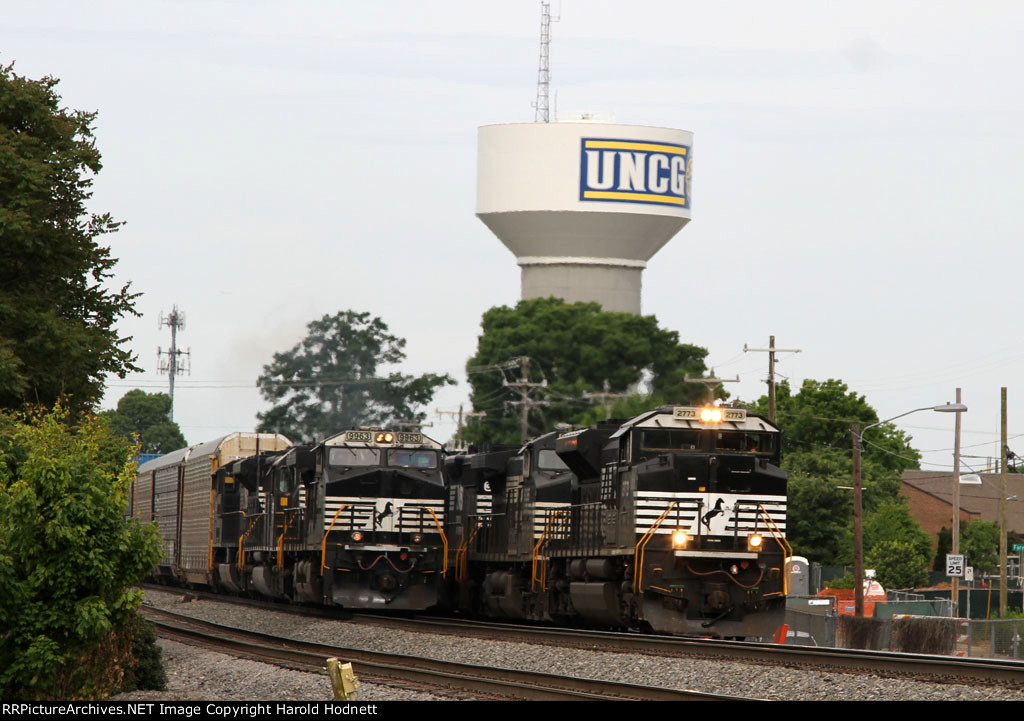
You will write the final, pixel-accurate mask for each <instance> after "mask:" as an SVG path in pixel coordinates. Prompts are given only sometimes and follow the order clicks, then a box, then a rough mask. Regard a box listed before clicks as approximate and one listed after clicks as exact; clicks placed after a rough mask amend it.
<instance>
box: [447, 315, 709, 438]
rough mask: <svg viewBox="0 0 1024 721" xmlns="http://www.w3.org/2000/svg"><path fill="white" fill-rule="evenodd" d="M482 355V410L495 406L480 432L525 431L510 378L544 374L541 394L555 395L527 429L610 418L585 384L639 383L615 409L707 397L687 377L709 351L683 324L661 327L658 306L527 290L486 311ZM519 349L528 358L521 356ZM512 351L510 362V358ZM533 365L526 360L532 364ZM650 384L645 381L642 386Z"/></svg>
mask: <svg viewBox="0 0 1024 721" xmlns="http://www.w3.org/2000/svg"><path fill="white" fill-rule="evenodd" d="M482 328H483V333H482V334H481V335H480V338H479V341H478V344H477V352H476V355H475V356H473V357H472V358H470V359H469V361H468V362H467V372H468V374H469V382H470V385H471V386H472V389H473V390H472V394H471V396H470V397H471V400H472V402H473V409H474V410H475V411H486V413H487V416H486V417H484V418H483V420H482V421H481V422H479V423H474V424H473V425H472V426H470V428H469V430H468V432H467V433H466V435H467V437H469V438H470V440H472V441H474V442H478V443H480V442H486V443H517V442H519V441H520V421H519V413H520V411H519V408H518V407H516V406H514V405H513V403H515V402H517V401H518V399H519V394H518V393H515V392H513V391H512V389H510V388H509V387H508V386H507V385H506V384H507V383H522V382H529V383H544V382H546V384H547V385H546V387H544V388H543V390H540V391H536V393H535V394H534V396H532V397H534V398H536V399H537V400H539V401H541V402H542V403H544V404H546V405H543V406H539V408H540V409H542V410H540V409H535V410H534V411H533V413H532V414H531V415H530V416H529V419H528V425H529V427H528V434H529V435H534V434H536V433H538V432H543V431H547V430H550V429H551V428H553V427H554V426H555V424H556V423H560V422H561V423H571V424H578V425H579V424H583V423H586V422H589V421H590V420H591V419H595V420H596V419H598V418H600V419H603V418H604V417H605V409H604V406H603V405H599V404H598V403H597V401H595V400H588V399H585V398H584V394H585V393H588V392H589V393H600V392H605V391H604V389H605V388H607V392H610V393H631V394H632V397H631V398H628V399H625V400H620V401H618V402H617V403H616V404H615V406H614V408H613V414H614V415H619V414H622V415H623V416H628V415H630V414H631V413H632V412H633V410H634V409H635V408H637V407H639V408H641V409H642V410H650V408H652V407H654V406H656V405H659V404H661V403H668V402H671V403H698V402H701V401H702V400H704V399H705V398H706V393H707V391H706V390H705V388H704V386H702V385H701V384H697V383H687V382H685V381H684V378H685V377H686V376H688V375H689V376H692V377H697V376H700V375H701V374H702V373H703V372H704V370H705V365H704V357H705V356H706V355H707V351H706V350H704V349H703V348H698V347H697V346H693V345H687V344H684V343H680V342H679V334H678V333H677V332H675V331H669V330H664V329H662V328H659V327H658V321H657V319H656V318H655V317H654V316H651V315H647V316H639V315H634V314H632V313H612V312H604V311H602V310H601V306H600V305H599V304H597V303H566V302H565V301H564V300H561V299H559V298H533V299H529V300H521V301H519V303H518V304H517V305H516V307H515V308H509V307H508V306H498V307H495V308H491V309H490V310H488V311H487V312H486V313H484V316H483V320H482ZM520 358H529V363H528V364H526V363H521V362H519V361H518V359H520ZM510 361H511V362H510ZM524 369H525V370H524ZM641 385H643V386H645V388H643V390H644V391H646V392H642V391H641Z"/></svg>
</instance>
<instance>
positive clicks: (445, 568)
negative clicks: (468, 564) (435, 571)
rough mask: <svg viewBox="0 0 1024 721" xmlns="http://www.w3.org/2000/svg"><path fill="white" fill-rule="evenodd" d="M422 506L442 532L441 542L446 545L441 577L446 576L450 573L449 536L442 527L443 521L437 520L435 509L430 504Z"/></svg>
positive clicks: (438, 530)
mask: <svg viewBox="0 0 1024 721" xmlns="http://www.w3.org/2000/svg"><path fill="white" fill-rule="evenodd" d="M420 508H423V509H426V510H427V512H428V513H430V515H431V516H433V517H434V525H435V526H437V532H438V533H440V534H441V544H442V545H443V546H444V565H443V566H442V567H441V578H444V576H445V574H446V573H448V537H447V536H446V535H444V529H443V528H442V527H441V522H440V521H438V520H437V514H436V513H434V510H433V509H432V508H430V507H429V506H420Z"/></svg>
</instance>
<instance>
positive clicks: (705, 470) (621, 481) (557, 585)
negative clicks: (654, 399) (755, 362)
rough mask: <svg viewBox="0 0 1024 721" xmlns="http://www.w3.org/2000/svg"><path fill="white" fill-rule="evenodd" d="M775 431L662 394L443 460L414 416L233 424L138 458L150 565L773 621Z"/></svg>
mask: <svg viewBox="0 0 1024 721" xmlns="http://www.w3.org/2000/svg"><path fill="white" fill-rule="evenodd" d="M779 437H780V435H779V430H778V428H777V427H775V426H774V425H772V424H771V423H769V422H768V421H767V420H765V419H763V418H760V417H758V416H754V415H750V414H748V413H746V412H745V411H744V410H742V409H734V408H713V407H709V408H691V407H671V406H666V407H662V408H658V409H657V410H654V411H650V412H648V413H644V414H642V415H640V416H637V417H636V418H633V419H631V420H629V421H626V422H606V423H601V424H597V425H595V426H591V427H588V428H582V429H578V430H573V431H568V432H563V433H548V434H546V435H543V436H540V437H538V438H535V439H533V440H532V441H530V442H528V443H526V444H525V445H524V446H522V447H521V448H518V447H499V448H488V449H483V450H480V451H476V452H470V453H468V454H467V453H463V454H458V455H452V456H448V457H447V458H446V459H445V458H443V455H444V452H443V449H442V448H441V446H440V444H438V443H436V442H434V441H432V440H430V439H429V438H427V437H426V436H423V435H422V434H419V433H402V432H392V431H386V430H382V429H361V430H350V431H345V432H342V433H339V434H337V435H335V436H333V437H332V438H329V439H327V440H326V441H324V442H323V443H320V444H318V445H316V446H294V447H290V446H289V444H288V443H287V441H286V440H285V439H283V438H282V437H280V436H275V435H269V434H263V435H257V434H232V435H231V436H227V437H225V438H223V439H218V440H217V441H213V442H210V443H207V444H201V445H199V446H196V447H193V448H192V449H185V450H182V451H177V452H175V453H172V454H169V455H167V456H164V457H162V458H159V459H156V460H154V461H151V462H150V463H148V464H145V465H143V466H142V467H141V468H140V469H139V479H138V481H137V482H136V484H135V489H134V492H133V497H132V504H133V505H132V512H133V514H134V515H135V516H136V517H138V518H140V519H142V520H150V519H153V520H156V522H157V523H158V524H159V526H160V528H161V534H162V537H163V538H164V542H165V557H164V559H163V560H162V561H161V564H160V566H159V568H158V573H159V574H161V575H162V577H163V578H165V579H168V580H171V579H173V580H177V581H180V582H185V583H193V584H206V585H210V586H214V587H218V588H222V589H225V590H229V591H233V592H243V591H244V592H256V593H259V594H261V595H265V596H270V597H277V598H287V599H291V600H294V601H301V602H309V603H318V604H319V603H323V604H331V605H338V606H343V607H348V608H381V609H396V610H398V609H401V610H423V609H426V608H430V607H435V606H437V607H448V608H453V609H455V610H458V611H460V612H462V613H466V614H473V615H482V616H493V617H505V618H516V619H531V620H539V621H557V622H576V621H582V622H586V623H588V624H590V625H598V626H604V627H619V628H641V629H653V630H655V631H659V632H666V633H679V634H700V635H717V636H733V637H737V636H739V637H742V636H760V637H765V636H770V635H771V634H772V633H774V631H775V630H776V629H777V628H778V626H779V625H780V624H781V623H782V620H783V614H784V611H785V599H786V590H787V583H788V572H787V568H786V558H787V557H788V556H789V555H790V553H789V548H788V545H787V544H786V540H785V514H786V476H785V473H784V472H783V471H781V470H780V468H779Z"/></svg>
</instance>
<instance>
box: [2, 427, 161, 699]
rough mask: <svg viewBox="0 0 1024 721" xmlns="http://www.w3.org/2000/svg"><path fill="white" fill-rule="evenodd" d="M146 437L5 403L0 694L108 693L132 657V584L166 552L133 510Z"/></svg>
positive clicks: (137, 596) (136, 595)
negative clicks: (130, 516)
mask: <svg viewBox="0 0 1024 721" xmlns="http://www.w3.org/2000/svg"><path fill="white" fill-rule="evenodd" d="M133 455H134V446H133V445H132V444H130V443H129V442H128V441H127V440H125V439H123V438H120V437H117V436H114V435H113V434H112V433H111V432H110V430H109V428H108V427H107V425H106V424H105V423H102V422H99V421H97V420H96V419H95V418H89V417H86V418H85V419H84V420H83V421H82V422H80V423H79V424H77V425H71V424H69V422H68V413H67V412H66V411H65V410H64V409H62V408H60V407H58V408H57V409H56V410H54V411H53V412H46V413H38V414H35V415H32V416H29V417H27V418H25V417H18V416H14V415H10V414H4V413H0V629H3V632H2V633H0V698H4V699H5V700H8V699H71V698H99V697H102V696H104V695H106V694H108V693H110V692H112V691H114V690H116V689H117V688H119V686H120V683H121V681H122V677H123V674H124V673H125V672H126V671H127V670H128V668H129V667H130V666H131V658H130V647H131V631H130V629H129V625H130V623H131V621H132V617H133V616H134V613H135V610H136V609H137V608H138V606H139V604H140V603H141V600H142V597H141V593H140V592H139V591H133V590H131V587H132V586H133V585H134V584H136V583H138V582H139V581H140V580H141V579H142V578H143V577H144V576H145V575H146V574H147V573H149V572H150V571H151V570H152V568H153V565H154V564H155V563H156V561H157V560H158V559H159V557H160V544H159V538H158V536H157V532H156V527H155V526H154V525H147V526H140V525H139V524H138V523H136V522H135V521H126V520H125V518H124V512H125V508H126V506H127V501H128V489H129V487H130V484H131V481H132V478H133V477H134V471H135V465H134V463H131V462H130V461H129V459H130V458H131V457H132V456H133Z"/></svg>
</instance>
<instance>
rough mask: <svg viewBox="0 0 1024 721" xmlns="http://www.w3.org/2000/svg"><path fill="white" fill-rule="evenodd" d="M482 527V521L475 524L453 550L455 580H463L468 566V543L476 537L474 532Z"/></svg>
mask: <svg viewBox="0 0 1024 721" xmlns="http://www.w3.org/2000/svg"><path fill="white" fill-rule="evenodd" d="M483 527H484V524H483V521H480V522H479V523H477V524H476V528H474V529H473V531H472V533H470V534H469V537H468V538H466V540H465V541H464V542H463V543H462V545H461V546H459V549H458V550H457V551H456V552H455V580H456V581H465V580H466V575H467V574H466V570H467V568H468V567H469V544H471V543H472V542H473V539H474V538H476V534H477V533H478V532H479V531H480V529H481V528H483Z"/></svg>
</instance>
